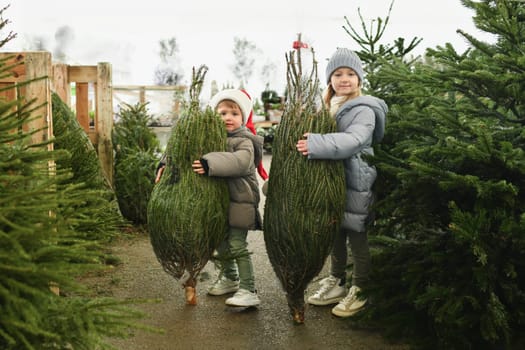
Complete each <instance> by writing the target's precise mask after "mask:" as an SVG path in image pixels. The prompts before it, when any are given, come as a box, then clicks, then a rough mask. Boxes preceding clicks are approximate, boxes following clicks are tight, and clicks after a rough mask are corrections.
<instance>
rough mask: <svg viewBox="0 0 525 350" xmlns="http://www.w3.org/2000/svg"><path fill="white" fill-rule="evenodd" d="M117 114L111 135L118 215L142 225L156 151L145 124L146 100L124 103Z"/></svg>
mask: <svg viewBox="0 0 525 350" xmlns="http://www.w3.org/2000/svg"><path fill="white" fill-rule="evenodd" d="M119 115H120V120H119V121H118V122H117V123H115V126H114V128H113V134H112V138H113V147H114V151H115V194H116V196H117V199H118V205H119V208H120V211H121V212H122V215H123V216H124V217H125V218H126V219H128V220H129V221H131V222H132V223H133V224H135V225H144V224H146V223H147V208H148V202H149V198H150V195H151V191H152V190H153V184H154V176H153V174H154V173H155V168H156V166H157V163H158V153H159V152H160V148H159V140H158V139H157V136H156V135H155V133H154V132H153V131H152V130H150V128H149V127H148V124H149V123H150V122H151V119H152V117H151V116H150V115H149V114H148V110H147V103H137V104H135V105H130V104H127V103H125V104H123V105H122V106H121V107H120V113H119Z"/></svg>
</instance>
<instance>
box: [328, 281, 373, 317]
mask: <svg viewBox="0 0 525 350" xmlns="http://www.w3.org/2000/svg"><path fill="white" fill-rule="evenodd" d="M360 291H361V289H360V288H359V287H358V286H352V288H350V291H349V292H348V295H347V296H346V297H345V298H344V299H343V300H341V301H340V302H339V304H337V305H336V306H335V307H334V308H333V309H332V313H333V314H334V315H336V316H339V317H350V316H353V315H355V314H356V313H358V312H359V311H361V310H363V309H364V307H365V305H366V301H367V299H362V298H360V297H358V296H357V294H358V293H359V292H360Z"/></svg>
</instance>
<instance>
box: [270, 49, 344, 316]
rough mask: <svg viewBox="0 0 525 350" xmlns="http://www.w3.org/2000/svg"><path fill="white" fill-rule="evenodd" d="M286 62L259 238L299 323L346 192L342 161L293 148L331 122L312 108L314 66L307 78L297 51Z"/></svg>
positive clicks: (325, 113)
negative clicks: (284, 88)
mask: <svg viewBox="0 0 525 350" xmlns="http://www.w3.org/2000/svg"><path fill="white" fill-rule="evenodd" d="M286 58H287V63H288V70H287V76H288V84H287V96H288V99H287V101H286V103H285V110H284V114H283V116H282V120H281V123H280V124H279V126H278V127H277V130H276V132H275V139H274V141H273V148H272V153H273V155H272V174H271V176H270V179H269V182H268V193H267V197H266V205H265V211H264V240H265V243H266V249H267V252H268V257H269V258H270V262H271V264H272V266H273V269H274V271H275V273H276V274H277V277H278V278H279V281H280V282H281V285H282V287H283V289H284V291H285V292H286V297H287V301H288V306H289V309H290V313H291V315H292V318H293V320H294V322H296V323H303V322H304V311H305V305H304V292H305V290H306V288H307V286H308V284H309V283H310V282H311V281H312V279H313V278H314V277H315V276H316V275H317V274H318V273H319V272H320V271H321V269H322V267H323V265H324V262H325V260H326V257H327V256H328V254H329V253H330V250H331V248H332V242H333V238H334V235H335V233H336V232H337V230H338V229H339V224H340V222H341V220H342V215H343V211H344V203H345V193H346V191H345V180H344V170H343V164H342V162H340V161H329V160H308V159H307V158H306V157H305V156H303V155H302V154H300V153H299V152H297V150H296V148H295V145H296V143H297V140H299V139H301V138H302V137H303V134H304V133H305V132H316V133H328V132H333V131H335V130H336V124H335V120H334V118H332V117H331V116H330V114H329V112H328V110H327V109H326V108H324V106H322V108H319V106H318V104H317V101H318V98H319V95H318V93H319V80H318V78H317V68H316V67H317V64H316V62H315V61H314V64H313V66H314V67H313V69H312V71H311V73H310V76H303V74H302V67H301V60H300V51H298V52H297V55H296V54H295V53H294V52H293V51H292V52H290V54H289V55H287V57H286Z"/></svg>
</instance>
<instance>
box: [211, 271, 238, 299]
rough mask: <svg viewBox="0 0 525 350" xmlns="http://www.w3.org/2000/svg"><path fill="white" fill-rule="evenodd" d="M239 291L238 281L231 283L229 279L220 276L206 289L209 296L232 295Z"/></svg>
mask: <svg viewBox="0 0 525 350" xmlns="http://www.w3.org/2000/svg"><path fill="white" fill-rule="evenodd" d="M238 290H239V281H232V280H231V279H229V278H227V277H225V276H221V277H219V278H218V279H217V281H215V283H214V284H213V285H212V286H211V287H210V288H209V289H208V294H210V295H224V294H228V293H233V292H236V291H238Z"/></svg>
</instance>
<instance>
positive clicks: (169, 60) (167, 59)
mask: <svg viewBox="0 0 525 350" xmlns="http://www.w3.org/2000/svg"><path fill="white" fill-rule="evenodd" d="M159 46H160V51H159V56H160V64H159V65H158V66H157V68H156V69H155V76H154V81H155V84H156V85H178V84H179V83H180V81H181V80H182V78H183V74H182V73H181V71H180V64H179V57H178V53H179V48H178V45H177V40H176V39H175V38H174V37H172V38H169V39H163V40H161V41H159Z"/></svg>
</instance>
